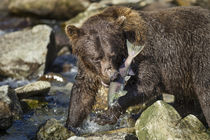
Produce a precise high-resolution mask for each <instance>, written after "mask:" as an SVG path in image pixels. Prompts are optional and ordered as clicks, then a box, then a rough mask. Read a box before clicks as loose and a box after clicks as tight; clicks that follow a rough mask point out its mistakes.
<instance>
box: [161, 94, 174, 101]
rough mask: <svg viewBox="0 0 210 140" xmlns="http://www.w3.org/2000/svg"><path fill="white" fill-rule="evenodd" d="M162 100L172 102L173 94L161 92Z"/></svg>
mask: <svg viewBox="0 0 210 140" xmlns="http://www.w3.org/2000/svg"><path fill="white" fill-rule="evenodd" d="M163 101H164V102H166V103H174V102H175V96H174V95H172V94H167V93H163Z"/></svg>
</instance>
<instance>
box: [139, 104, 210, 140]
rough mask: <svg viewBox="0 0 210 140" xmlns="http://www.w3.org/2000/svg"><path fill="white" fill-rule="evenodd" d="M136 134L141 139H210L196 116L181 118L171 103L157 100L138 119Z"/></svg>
mask: <svg viewBox="0 0 210 140" xmlns="http://www.w3.org/2000/svg"><path fill="white" fill-rule="evenodd" d="M135 127H136V135H137V136H138V138H139V139H141V140H153V139H161V140H168V139H177V140H195V139H202V140H209V139H210V135H209V134H208V133H207V132H206V131H207V130H206V128H205V127H204V126H203V124H202V123H201V122H200V121H199V120H198V119H197V118H196V117H195V116H194V115H188V116H187V117H185V118H183V119H182V118H181V116H180V115H179V114H178V112H177V111H176V110H175V109H174V108H173V107H172V106H171V105H169V104H167V103H165V102H163V101H157V102H155V103H154V104H153V105H151V106H150V107H148V108H147V109H146V110H145V111H144V112H143V113H142V114H141V116H140V118H139V119H138V120H137V122H136V124H135Z"/></svg>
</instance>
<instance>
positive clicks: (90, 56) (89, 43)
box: [65, 16, 127, 85]
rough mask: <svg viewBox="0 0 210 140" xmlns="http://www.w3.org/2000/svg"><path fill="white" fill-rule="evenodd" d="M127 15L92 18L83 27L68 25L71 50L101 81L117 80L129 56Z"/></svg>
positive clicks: (105, 82) (67, 31)
mask: <svg viewBox="0 0 210 140" xmlns="http://www.w3.org/2000/svg"><path fill="white" fill-rule="evenodd" d="M124 19H125V17H119V18H117V19H115V20H111V19H107V18H106V17H103V16H93V17H91V18H89V19H88V20H87V21H86V22H85V23H84V24H83V26H82V27H81V28H77V27H75V26H73V25H67V26H66V28H65V31H66V34H67V35H68V37H69V39H70V42H71V44H72V53H73V54H74V55H76V56H77V58H78V61H79V63H82V64H83V65H84V67H83V68H84V69H85V70H87V72H91V73H93V74H95V75H96V76H99V77H100V79H101V81H102V83H104V84H106V85H107V84H109V83H110V81H112V80H114V79H116V77H117V75H118V69H119V67H120V65H121V64H122V63H123V60H124V59H125V58H126V56H127V49H126V39H125V35H124V32H123V31H122V30H121V25H122V23H123V21H124Z"/></svg>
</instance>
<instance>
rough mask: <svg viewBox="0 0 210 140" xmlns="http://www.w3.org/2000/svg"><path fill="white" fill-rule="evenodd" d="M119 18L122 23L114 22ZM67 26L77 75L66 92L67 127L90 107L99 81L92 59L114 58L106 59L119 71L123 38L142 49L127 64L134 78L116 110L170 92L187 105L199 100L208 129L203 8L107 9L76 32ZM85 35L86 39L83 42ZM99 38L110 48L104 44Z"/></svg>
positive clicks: (209, 19) (209, 29)
mask: <svg viewBox="0 0 210 140" xmlns="http://www.w3.org/2000/svg"><path fill="white" fill-rule="evenodd" d="M121 16H124V17H125V20H124V21H123V22H122V23H121V21H120V23H119V24H117V23H118V22H119V21H118V19H119V17H121ZM71 28H72V26H67V28H66V32H67V34H68V35H69V37H70V40H71V43H72V44H73V47H72V49H73V53H74V54H75V55H76V56H77V57H78V67H79V72H78V75H77V77H76V82H75V84H74V86H73V89H72V93H71V99H70V107H69V116H68V120H67V126H73V127H76V126H78V125H79V124H80V123H81V122H82V121H83V120H84V118H85V117H86V116H87V114H88V113H89V112H90V111H91V109H92V105H93V104H94V100H95V96H96V92H97V91H98V88H99V87H100V86H101V82H100V81H101V79H103V78H102V77H103V75H102V74H101V72H100V69H101V66H100V64H97V63H95V62H94V61H95V59H96V58H97V60H96V61H98V59H99V60H100V61H102V60H103V57H104V56H106V54H109V53H111V54H114V56H115V58H114V57H110V59H111V60H112V63H113V67H114V68H115V69H118V68H119V66H120V64H121V63H122V62H123V58H126V57H127V50H126V44H125V40H126V39H128V40H129V41H130V42H132V43H134V44H136V45H138V44H140V45H145V47H144V50H143V52H142V53H141V54H139V55H138V56H137V57H136V58H135V60H134V62H133V64H132V69H133V70H134V72H135V74H136V75H135V76H134V77H132V78H131V79H130V80H129V81H128V83H127V85H126V87H125V89H126V90H127V91H128V94H127V95H126V96H124V97H121V98H120V99H119V104H120V105H121V107H122V108H123V109H126V108H127V107H128V106H130V105H133V104H136V103H139V102H143V101H145V100H147V99H148V98H150V97H152V96H154V95H156V94H159V93H160V92H168V93H173V94H174V95H175V96H176V97H177V99H179V100H183V101H186V102H187V101H188V100H191V98H192V99H194V98H195V99H196V100H198V101H199V103H200V105H201V108H202V111H203V113H204V116H205V118H206V121H207V123H208V125H209V126H210V12H209V11H208V10H204V9H202V8H199V7H177V8H170V9H166V10H160V11H151V12H143V11H141V12H137V11H135V10H131V9H130V8H126V7H110V8H107V9H106V10H105V11H104V12H102V13H100V14H98V15H96V16H93V17H91V18H89V19H88V20H87V21H86V22H85V23H84V24H83V26H82V27H81V29H77V30H76V31H74V30H71ZM73 28H74V27H73ZM69 30H70V31H71V32H70V33H69ZM72 31H74V32H76V34H75V33H72ZM85 35H86V39H85V38H82V37H84V36H85ZM96 36H97V37H99V40H98V41H99V42H97V39H96V38H95V37H96ZM104 38H105V40H106V39H107V40H108V42H110V44H114V45H110V44H108V45H107V44H106V45H105V44H104V43H103V42H102V40H103V39H104ZM107 40H106V41H105V43H106V42H107ZM93 46H94V47H93ZM106 46H107V47H106ZM104 48H106V49H104ZM112 56H113V55H112ZM110 63H111V62H110Z"/></svg>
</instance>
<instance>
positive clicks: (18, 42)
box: [0, 25, 56, 79]
mask: <svg viewBox="0 0 210 140" xmlns="http://www.w3.org/2000/svg"><path fill="white" fill-rule="evenodd" d="M0 49H1V51H0V75H1V76H4V77H12V78H17V79H22V78H29V77H30V76H37V75H38V74H43V72H44V70H47V69H48V68H49V67H50V65H51V64H52V62H53V60H54V58H55V57H56V50H55V41H54V35H53V32H52V29H51V28H50V27H49V26H46V25H37V26H34V27H33V28H32V29H25V30H22V31H17V32H13V33H8V34H5V35H3V36H1V37H0Z"/></svg>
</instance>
